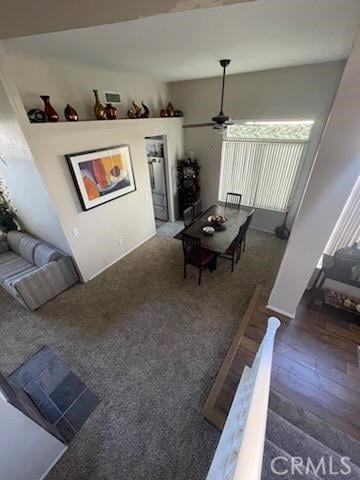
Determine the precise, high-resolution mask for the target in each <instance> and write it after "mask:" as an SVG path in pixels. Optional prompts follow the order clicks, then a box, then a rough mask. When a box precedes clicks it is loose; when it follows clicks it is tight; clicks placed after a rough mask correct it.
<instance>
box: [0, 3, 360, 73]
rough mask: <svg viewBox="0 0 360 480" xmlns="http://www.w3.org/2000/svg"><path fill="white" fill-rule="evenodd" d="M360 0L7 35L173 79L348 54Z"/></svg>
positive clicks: (42, 50)
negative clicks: (225, 62) (227, 61)
mask: <svg viewBox="0 0 360 480" xmlns="http://www.w3.org/2000/svg"><path fill="white" fill-rule="evenodd" d="M359 23H360V0H259V1H257V2H253V3H243V4H237V5H231V6H223V7H215V8H210V9H207V10H193V11H188V12H180V13H171V14H164V15H159V16H154V17H148V18H143V19H139V20H133V21H128V22H123V23H118V24H112V25H104V26H98V27H90V28H83V29H78V30H71V31H66V32H58V33H51V34H43V35H36V36H31V37H25V38H18V39H10V40H4V41H2V42H1V44H2V45H3V46H4V49H5V51H6V52H7V53H9V54H15V55H30V56H34V57H40V58H45V59H51V60H54V61H62V62H66V63H76V64H84V65H92V66H95V67H99V68H105V69H110V70H119V71H122V72H137V73H139V74H143V75H148V76H153V77H157V78H159V79H162V80H166V81H174V80H185V79H193V78H204V77H211V76H217V75H219V74H220V73H221V72H220V67H219V65H218V63H217V60H218V59H219V58H224V57H225V58H231V59H232V63H231V65H230V67H229V69H228V73H229V74H231V73H240V72H249V71H255V70H265V69H270V68H278V67H284V66H291V65H301V64H307V63H317V62H324V61H329V60H337V59H341V58H346V57H347V56H348V54H349V52H350V49H351V44H352V41H353V39H354V36H355V33H356V30H357V28H358V25H359Z"/></svg>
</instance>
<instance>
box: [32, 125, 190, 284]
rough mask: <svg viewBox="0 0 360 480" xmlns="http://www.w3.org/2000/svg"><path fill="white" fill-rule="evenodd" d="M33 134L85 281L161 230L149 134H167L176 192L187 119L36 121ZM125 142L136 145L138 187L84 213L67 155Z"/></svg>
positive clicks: (34, 146) (133, 154)
mask: <svg viewBox="0 0 360 480" xmlns="http://www.w3.org/2000/svg"><path fill="white" fill-rule="evenodd" d="M27 134H28V138H29V140H30V143H31V146H32V149H33V151H34V154H35V157H36V161H37V164H38V166H39V168H40V170H41V172H42V175H43V178H44V182H45V183H46V185H47V187H48V189H49V191H50V192H51V195H52V198H53V200H54V203H55V205H56V208H57V211H58V215H59V219H60V222H61V224H62V227H63V229H64V231H65V234H66V236H67V238H68V240H69V244H70V247H71V250H72V252H73V255H74V257H75V260H76V262H77V265H78V267H79V270H80V272H81V275H82V277H83V279H84V280H85V281H87V280H89V279H91V278H92V277H94V276H95V275H97V274H98V273H99V272H101V271H102V270H104V269H105V268H106V267H108V266H109V265H111V264H112V263H113V262H115V261H116V260H118V259H119V258H120V257H122V256H123V255H126V254H127V253H128V252H129V251H131V250H132V249H134V248H136V247H137V246H138V245H140V244H141V243H142V242H144V241H145V240H146V239H148V238H149V237H151V236H152V235H154V234H155V231H156V230H155V222H154V214H153V206H152V197H151V188H150V179H149V171H148V165H147V159H146V154H145V137H146V136H152V135H166V137H167V144H168V148H169V151H168V156H169V159H170V160H171V165H170V171H171V178H172V183H171V185H170V188H172V189H173V190H172V193H174V188H175V187H176V160H177V159H178V158H180V157H181V156H182V155H183V135H182V119H177V118H172V119H170V118H168V119H147V120H115V121H107V122H103V121H102V122H78V123H76V124H73V123H62V124H61V123H59V124H55V125H54V124H40V125H35V124H32V125H29V126H28V127H27ZM121 144H128V145H129V146H130V154H131V158H132V163H133V168H134V175H135V181H136V187H137V190H136V191H135V192H133V193H130V194H128V195H125V196H123V197H120V198H118V199H116V200H113V201H111V202H108V203H106V204H103V205H101V206H99V207H97V208H94V209H92V210H89V211H86V212H85V211H82V209H81V206H80V202H79V199H78V196H77V193H76V190H75V186H74V183H73V180H72V178H71V175H70V170H69V167H68V165H67V162H66V159H65V154H68V153H75V152H81V151H87V150H92V149H98V148H102V147H104V148H105V147H109V146H113V145H121ZM74 228H76V229H77V230H78V232H79V235H78V236H74V234H73V229H74Z"/></svg>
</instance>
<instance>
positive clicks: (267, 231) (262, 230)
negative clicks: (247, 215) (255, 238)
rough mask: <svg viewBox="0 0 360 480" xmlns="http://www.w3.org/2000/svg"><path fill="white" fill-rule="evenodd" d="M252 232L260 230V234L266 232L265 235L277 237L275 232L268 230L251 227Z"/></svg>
mask: <svg viewBox="0 0 360 480" xmlns="http://www.w3.org/2000/svg"><path fill="white" fill-rule="evenodd" d="M249 228H250V230H258V231H259V232H264V233H270V234H271V235H275V232H274V231H273V230H268V229H266V228H260V227H249Z"/></svg>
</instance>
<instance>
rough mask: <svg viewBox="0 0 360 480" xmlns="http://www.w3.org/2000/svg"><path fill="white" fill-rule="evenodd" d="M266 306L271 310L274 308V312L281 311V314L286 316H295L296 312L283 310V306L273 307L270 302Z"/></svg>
mask: <svg viewBox="0 0 360 480" xmlns="http://www.w3.org/2000/svg"><path fill="white" fill-rule="evenodd" d="M266 308H268V309H269V310H272V311H273V312H276V313H280V315H284V317H288V318H295V314H296V312H294V313H289V312H285V310H282V309H281V308H277V307H273V306H272V305H269V304H268V305H266Z"/></svg>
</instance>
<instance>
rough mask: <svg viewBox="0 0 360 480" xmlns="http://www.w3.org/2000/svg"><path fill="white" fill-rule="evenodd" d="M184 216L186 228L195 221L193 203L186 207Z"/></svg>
mask: <svg viewBox="0 0 360 480" xmlns="http://www.w3.org/2000/svg"><path fill="white" fill-rule="evenodd" d="M183 217H184V226H185V228H187V227H190V225H192V224H193V223H194V206H193V205H191V207H188V208H185V210H184V212H183Z"/></svg>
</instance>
